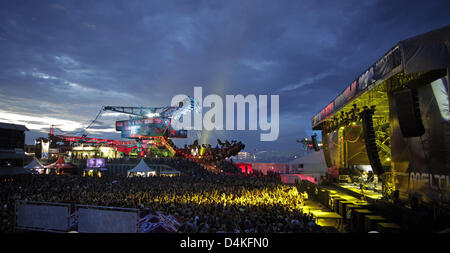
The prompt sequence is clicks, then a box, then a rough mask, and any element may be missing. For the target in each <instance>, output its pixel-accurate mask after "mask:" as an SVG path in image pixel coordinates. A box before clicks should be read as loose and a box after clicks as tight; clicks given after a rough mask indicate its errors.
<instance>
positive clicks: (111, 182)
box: [0, 159, 323, 233]
mask: <svg viewBox="0 0 450 253" xmlns="http://www.w3.org/2000/svg"><path fill="white" fill-rule="evenodd" d="M158 161H159V162H165V163H168V164H169V165H171V166H173V167H174V168H177V169H178V170H180V171H181V172H182V173H183V174H182V175H181V176H178V177H172V178H169V177H148V178H143V177H133V178H126V177H121V176H114V175H109V176H104V177H101V178H98V177H80V176H76V175H63V176H57V175H22V176H18V177H15V178H6V179H1V180H2V182H1V188H0V202H1V207H2V212H1V215H2V216H1V223H0V229H1V230H0V231H1V232H12V231H13V224H14V217H15V214H14V202H15V200H29V201H45V202H57V203H71V204H85V205H98V206H114V207H127V208H142V209H144V208H145V209H150V210H151V211H160V212H162V213H164V214H171V215H174V216H175V217H178V218H179V219H180V220H181V221H183V225H182V226H181V227H180V228H179V232H185V233H222V232H223V233H278V232H296V233H299V232H321V231H323V230H321V229H320V227H318V226H315V225H314V224H313V223H311V217H309V216H307V215H306V214H304V213H303V212H302V210H303V208H302V207H303V199H302V195H301V194H299V193H298V192H297V188H296V187H295V186H289V185H285V184H282V183H281V182H280V180H278V179H276V178H274V177H242V176H233V175H224V174H216V173H212V172H209V171H207V170H205V169H203V168H202V167H201V166H200V165H198V164H196V163H193V162H191V161H189V160H187V159H167V160H165V161H163V160H158ZM153 162H157V161H153Z"/></svg>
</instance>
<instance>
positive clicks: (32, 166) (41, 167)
mask: <svg viewBox="0 0 450 253" xmlns="http://www.w3.org/2000/svg"><path fill="white" fill-rule="evenodd" d="M24 168H25V169H30V170H32V171H33V170H34V171H36V172H39V173H40V174H42V173H43V172H44V169H45V167H44V165H42V164H41V163H40V162H39V160H38V159H37V158H36V157H34V158H33V161H32V162H31V163H29V164H28V165H26V166H25V167H24Z"/></svg>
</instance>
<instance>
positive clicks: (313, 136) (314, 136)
mask: <svg viewBox="0 0 450 253" xmlns="http://www.w3.org/2000/svg"><path fill="white" fill-rule="evenodd" d="M311 140H312V145H313V148H314V150H315V151H319V150H320V148H319V144H318V143H317V134H314V135H311Z"/></svg>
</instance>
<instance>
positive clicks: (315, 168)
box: [288, 149, 328, 176]
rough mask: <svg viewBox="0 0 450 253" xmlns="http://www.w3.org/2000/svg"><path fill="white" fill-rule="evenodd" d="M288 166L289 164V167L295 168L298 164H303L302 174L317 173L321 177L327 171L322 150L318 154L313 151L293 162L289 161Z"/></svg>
mask: <svg viewBox="0 0 450 253" xmlns="http://www.w3.org/2000/svg"><path fill="white" fill-rule="evenodd" d="M288 164H290V165H291V166H297V165H298V164H303V173H306V174H308V173H313V174H316V173H318V174H320V175H321V176H323V175H325V174H326V173H327V171H328V167H327V164H326V162H325V157H324V154H323V150H322V149H321V150H320V151H318V152H315V151H314V152H311V153H309V154H307V155H305V156H302V157H300V158H297V159H295V160H293V161H290V162H289V163H288Z"/></svg>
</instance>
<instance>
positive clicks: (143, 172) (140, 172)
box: [128, 159, 156, 177]
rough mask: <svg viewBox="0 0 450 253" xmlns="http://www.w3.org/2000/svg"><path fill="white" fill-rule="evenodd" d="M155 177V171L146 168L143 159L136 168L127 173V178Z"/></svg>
mask: <svg viewBox="0 0 450 253" xmlns="http://www.w3.org/2000/svg"><path fill="white" fill-rule="evenodd" d="M154 175H156V170H155V169H152V168H150V167H148V165H147V164H146V163H145V162H144V159H141V161H140V162H139V163H138V165H136V167H134V168H132V169H131V170H129V171H128V177H132V176H145V177H148V176H154Z"/></svg>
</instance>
